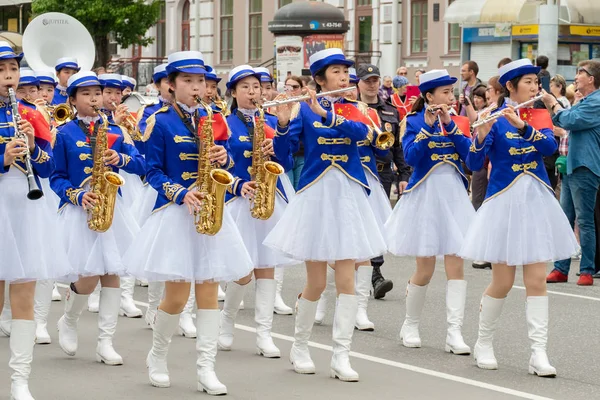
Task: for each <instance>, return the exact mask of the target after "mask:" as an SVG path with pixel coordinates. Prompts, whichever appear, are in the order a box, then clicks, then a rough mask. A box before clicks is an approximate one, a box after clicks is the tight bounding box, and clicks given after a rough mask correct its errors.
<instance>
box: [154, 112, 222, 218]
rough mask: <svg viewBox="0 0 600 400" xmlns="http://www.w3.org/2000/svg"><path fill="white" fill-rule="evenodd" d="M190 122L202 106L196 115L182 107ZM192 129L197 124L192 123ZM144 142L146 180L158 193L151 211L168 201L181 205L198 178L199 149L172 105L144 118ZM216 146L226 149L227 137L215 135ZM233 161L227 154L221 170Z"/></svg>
mask: <svg viewBox="0 0 600 400" xmlns="http://www.w3.org/2000/svg"><path fill="white" fill-rule="evenodd" d="M182 112H183V113H184V116H185V118H187V120H188V121H190V123H192V120H194V121H196V120H199V119H200V118H202V117H206V116H207V113H206V111H205V110H204V109H203V108H199V109H198V110H196V112H195V115H194V116H192V115H190V114H189V113H187V112H185V111H183V110H182ZM194 129H195V131H196V132H197V131H198V127H197V126H194ZM144 142H145V144H146V165H147V168H146V181H147V182H148V183H149V184H150V185H151V186H152V187H153V188H154V189H155V190H156V191H157V192H158V197H157V199H156V204H155V205H154V211H157V210H160V209H162V208H164V207H167V206H169V205H171V204H183V199H184V197H185V195H186V194H187V192H188V191H189V190H191V189H192V188H193V187H194V185H195V183H196V179H197V178H198V159H199V148H198V143H197V142H196V138H195V136H194V134H192V133H191V132H190V131H189V130H188V128H187V127H186V125H185V123H184V122H183V121H182V120H181V118H180V117H179V114H177V111H175V109H174V108H173V106H172V105H166V106H164V107H163V108H161V109H160V110H158V111H157V112H156V113H154V114H152V115H151V116H150V117H149V118H148V120H147V126H146V130H145V133H144ZM215 145H221V146H224V147H225V148H227V137H215ZM232 167H233V160H232V159H231V157H230V156H229V155H228V157H227V161H226V163H225V166H224V167H222V168H223V169H227V170H229V169H231V168H232Z"/></svg>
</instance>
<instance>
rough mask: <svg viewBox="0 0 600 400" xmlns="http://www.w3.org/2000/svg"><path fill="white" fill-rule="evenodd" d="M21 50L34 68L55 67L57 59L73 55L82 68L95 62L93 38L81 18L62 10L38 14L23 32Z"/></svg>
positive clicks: (86, 68)
mask: <svg viewBox="0 0 600 400" xmlns="http://www.w3.org/2000/svg"><path fill="white" fill-rule="evenodd" d="M23 52H24V53H25V59H26V60H27V64H28V65H29V66H30V67H31V69H33V70H34V71H40V70H48V69H49V70H54V67H55V66H56V60H58V59H59V58H61V57H75V58H77V63H78V64H79V66H80V67H81V70H82V71H89V70H91V69H92V67H93V66H94V60H95V59H96V47H95V45H94V40H93V39H92V36H91V35H90V33H89V32H88V30H87V29H86V28H85V26H83V24H82V23H81V22H79V21H78V20H76V19H75V18H73V17H71V16H70V15H67V14H63V13H56V12H51V13H46V14H41V15H38V16H37V17H35V18H34V19H33V21H31V22H30V23H29V25H27V28H26V29H25V33H23Z"/></svg>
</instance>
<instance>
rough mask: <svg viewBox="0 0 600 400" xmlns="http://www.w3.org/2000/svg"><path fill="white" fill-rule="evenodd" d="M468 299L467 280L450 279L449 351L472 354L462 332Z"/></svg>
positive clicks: (447, 301)
mask: <svg viewBox="0 0 600 400" xmlns="http://www.w3.org/2000/svg"><path fill="white" fill-rule="evenodd" d="M466 300H467V281H465V280H454V279H453V280H449V281H448V282H447V284H446V319H447V321H448V334H447V335H446V351H447V352H448V353H454V354H460V355H469V354H471V348H470V347H469V346H467V344H466V343H465V341H464V339H463V336H462V332H461V329H462V324H463V320H464V318H465V301H466Z"/></svg>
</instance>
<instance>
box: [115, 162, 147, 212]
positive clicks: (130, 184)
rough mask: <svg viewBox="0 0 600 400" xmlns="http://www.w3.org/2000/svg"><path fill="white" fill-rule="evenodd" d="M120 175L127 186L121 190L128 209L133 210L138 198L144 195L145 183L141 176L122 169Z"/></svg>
mask: <svg viewBox="0 0 600 400" xmlns="http://www.w3.org/2000/svg"><path fill="white" fill-rule="evenodd" d="M119 175H121V176H122V177H123V179H124V180H125V185H123V188H121V194H122V195H123V200H125V205H126V207H128V208H132V207H133V205H134V204H135V202H136V200H137V199H138V197H139V196H140V195H141V194H142V190H143V189H144V182H142V179H141V178H140V177H139V175H135V174H130V173H128V172H125V171H123V170H122V169H121V170H119Z"/></svg>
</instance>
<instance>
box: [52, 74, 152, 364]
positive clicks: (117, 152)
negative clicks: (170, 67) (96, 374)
mask: <svg viewBox="0 0 600 400" xmlns="http://www.w3.org/2000/svg"><path fill="white" fill-rule="evenodd" d="M67 92H68V94H69V101H70V103H71V104H72V105H74V106H75V107H76V109H77V118H76V119H75V120H73V121H70V122H68V123H66V124H64V125H61V126H60V127H59V128H58V133H57V135H56V144H55V147H54V151H55V158H56V169H55V171H54V173H53V174H52V176H51V178H50V185H51V186H52V189H53V190H54V191H55V192H56V193H57V194H58V196H59V197H60V198H61V202H60V205H61V209H60V214H59V220H60V222H61V224H62V225H63V226H64V234H63V236H64V237H63V240H64V242H65V243H64V246H65V247H66V249H67V254H68V256H69V259H70V261H71V264H72V265H73V267H74V268H75V269H76V274H78V275H79V280H77V281H76V282H73V283H71V287H70V290H68V291H67V295H66V304H65V313H64V315H63V316H62V317H61V318H60V320H59V321H58V330H59V343H60V347H61V348H62V349H63V351H64V352H65V353H67V354H68V355H70V356H74V355H75V353H76V351H77V344H78V343H77V323H78V320H79V316H80V315H81V312H82V311H83V308H84V307H85V305H86V303H87V299H88V297H89V294H90V293H92V291H93V290H94V288H95V287H96V284H97V283H98V280H100V284H101V285H102V290H101V291H100V303H99V314H98V328H99V331H100V332H99V335H98V346H97V347H96V360H97V361H98V362H103V363H105V364H107V365H121V364H123V359H122V358H121V356H120V355H119V354H118V353H117V352H116V351H115V350H114V348H113V343H112V338H113V336H114V333H115V330H116V327H117V319H118V314H119V304H120V298H121V289H120V288H119V275H122V274H124V272H125V266H124V264H123V262H122V256H123V254H124V253H125V250H127V248H128V247H129V245H130V243H131V241H132V240H133V237H134V235H135V234H136V233H137V231H138V226H137V224H136V223H135V220H133V217H132V216H131V214H130V213H129V211H128V209H127V207H126V206H125V203H124V202H123V201H122V199H121V197H120V195H117V199H116V207H115V210H114V216H113V221H112V225H111V226H110V228H109V229H108V230H107V231H106V232H103V233H100V232H97V231H94V230H91V229H90V228H88V224H87V222H86V220H87V215H86V211H89V210H90V209H92V208H93V207H94V205H95V204H96V202H97V201H98V195H97V194H96V193H94V191H92V190H91V189H90V187H89V183H90V179H91V178H92V176H91V175H92V172H93V167H94V165H96V163H102V162H103V163H104V164H105V165H107V166H110V167H111V169H112V170H113V171H115V172H118V171H119V169H121V168H122V169H124V170H126V171H128V172H129V173H131V174H137V175H142V174H144V172H145V168H144V159H143V157H142V156H141V155H140V154H139V153H138V152H137V150H136V149H135V146H134V145H133V143H132V142H130V141H129V140H128V139H127V137H126V136H123V132H122V131H121V129H120V128H119V127H118V126H117V125H113V124H108V133H107V140H108V145H107V147H108V149H107V150H106V152H105V153H104V155H103V158H102V160H96V159H95V157H96V155H95V143H96V135H97V133H98V130H99V129H104V127H103V121H102V120H101V116H100V115H98V113H97V112H96V110H97V109H98V108H100V107H101V105H102V86H101V83H100V81H99V80H98V78H97V77H96V74H94V73H93V72H80V73H77V74H75V75H73V76H71V78H69V82H68V87H67ZM93 147H94V148H93Z"/></svg>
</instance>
